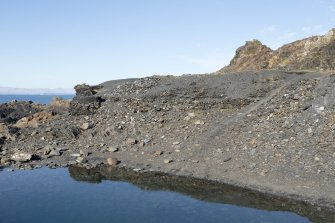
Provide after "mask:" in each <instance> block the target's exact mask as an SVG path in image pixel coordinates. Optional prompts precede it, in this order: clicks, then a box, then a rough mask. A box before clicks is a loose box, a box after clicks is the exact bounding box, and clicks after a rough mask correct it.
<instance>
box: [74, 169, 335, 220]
mask: <svg viewBox="0 0 335 223" xmlns="http://www.w3.org/2000/svg"><path fill="white" fill-rule="evenodd" d="M69 172H70V175H71V177H72V178H73V179H74V180H76V181H85V182H90V183H100V182H102V180H112V181H126V182H129V183H131V184H134V185H136V186H137V187H139V188H141V189H142V190H152V191H156V190H166V191H173V192H178V193H183V194H186V195H188V196H191V197H193V198H195V199H199V200H204V201H208V202H216V203H225V204H232V205H238V206H244V207H250V208H256V209H263V210H271V211H290V212H295V213H297V214H299V215H301V216H306V217H308V218H309V219H310V220H311V221H312V222H314V223H315V222H335V217H334V212H333V210H321V211H320V210H318V208H317V207H314V206H311V205H308V204H306V203H303V202H298V201H294V200H287V199H284V198H280V197H276V196H270V195H265V194H262V193H259V192H256V191H251V190H247V189H243V188H238V187H234V186H229V185H225V184H220V183H217V182H213V181H205V180H200V179H194V178H189V177H180V176H171V175H165V174H162V173H157V172H156V173H154V172H147V173H138V172H134V171H131V170H127V169H118V168H114V167H97V168H93V169H86V168H84V167H76V166H71V167H69Z"/></svg>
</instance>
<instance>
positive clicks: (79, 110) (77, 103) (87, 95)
mask: <svg viewBox="0 0 335 223" xmlns="http://www.w3.org/2000/svg"><path fill="white" fill-rule="evenodd" d="M101 88H102V86H89V85H87V84H80V85H76V86H75V87H74V89H75V90H76V96H75V97H74V98H73V100H72V101H71V103H70V109H69V113H70V114H71V115H89V114H93V113H95V111H96V110H97V109H98V108H100V106H101V103H102V102H103V101H104V100H103V99H102V98H101V97H100V96H96V95H95V94H96V93H98V90H99V89H101Z"/></svg>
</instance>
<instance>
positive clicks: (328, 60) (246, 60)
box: [219, 29, 335, 73]
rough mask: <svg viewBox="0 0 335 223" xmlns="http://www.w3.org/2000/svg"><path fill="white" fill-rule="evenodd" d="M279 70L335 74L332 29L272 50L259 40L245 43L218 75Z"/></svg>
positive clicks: (334, 42) (334, 38) (334, 47)
mask: <svg viewBox="0 0 335 223" xmlns="http://www.w3.org/2000/svg"><path fill="white" fill-rule="evenodd" d="M265 69H279V70H313V71H329V70H335V29H332V30H330V31H329V32H328V33H327V34H325V35H323V36H312V37H309V38H306V39H302V40H298V41H295V42H293V43H289V44H286V45H284V46H282V47H280V48H278V49H277V50H272V49H270V48H269V47H267V46H265V45H263V44H262V43H261V42H260V41H258V40H253V41H247V42H246V44H245V45H244V46H242V47H240V48H238V49H237V50H236V54H235V56H234V58H233V59H232V60H231V62H230V64H229V65H228V66H225V67H224V68H222V69H221V70H219V72H220V73H228V72H240V71H251V70H253V71H259V70H265Z"/></svg>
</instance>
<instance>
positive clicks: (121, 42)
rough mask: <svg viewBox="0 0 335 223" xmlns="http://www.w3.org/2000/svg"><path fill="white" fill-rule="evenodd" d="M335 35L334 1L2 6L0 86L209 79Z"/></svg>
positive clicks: (3, 1) (31, 2) (143, 0)
mask: <svg viewBox="0 0 335 223" xmlns="http://www.w3.org/2000/svg"><path fill="white" fill-rule="evenodd" d="M334 27H335V0H280V1H278V0H230V1H229V0H0V86H9V87H28V88H31V87H36V88H37V87H48V88H56V87H63V88H72V87H73V86H74V85H75V84H77V83H88V84H98V83H101V82H103V81H106V80H112V79H120V78H129V77H143V76H151V75H156V74H160V75H167V74H174V75H180V74H185V73H207V72H212V71H216V70H218V69H219V68H221V67H223V66H224V65H226V64H228V63H229V61H230V59H231V58H232V57H233V55H234V53H235V50H236V48H237V47H239V46H241V45H243V44H244V43H245V41H246V40H251V39H259V40H260V41H261V42H263V43H264V44H266V45H268V46H270V47H271V48H277V47H279V46H280V45H282V44H284V43H288V42H291V41H293V40H296V39H300V38H303V37H307V36H310V35H316V34H324V33H325V32H327V31H328V30H329V29H331V28H334Z"/></svg>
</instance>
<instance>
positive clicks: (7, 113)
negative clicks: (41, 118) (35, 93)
mask: <svg viewBox="0 0 335 223" xmlns="http://www.w3.org/2000/svg"><path fill="white" fill-rule="evenodd" d="M43 109H44V106H43V105H36V104H33V102H32V101H28V102H11V103H5V104H0V122H3V123H6V124H13V123H16V122H17V121H18V120H20V119H21V118H23V117H26V116H29V115H32V114H35V113H37V112H40V111H42V110H43Z"/></svg>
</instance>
